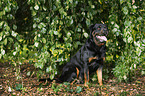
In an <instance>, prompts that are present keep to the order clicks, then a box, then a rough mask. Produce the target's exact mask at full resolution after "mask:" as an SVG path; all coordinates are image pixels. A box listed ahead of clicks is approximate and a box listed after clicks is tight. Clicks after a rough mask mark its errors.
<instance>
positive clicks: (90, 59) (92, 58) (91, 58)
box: [89, 57, 98, 63]
mask: <svg viewBox="0 0 145 96" xmlns="http://www.w3.org/2000/svg"><path fill="white" fill-rule="evenodd" d="M94 59H98V57H90V58H89V63H90V62H91V61H92V60H94Z"/></svg>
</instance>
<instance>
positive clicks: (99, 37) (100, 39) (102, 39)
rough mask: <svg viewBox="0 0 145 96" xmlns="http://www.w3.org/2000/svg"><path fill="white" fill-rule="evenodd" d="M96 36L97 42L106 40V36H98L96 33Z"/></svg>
mask: <svg viewBox="0 0 145 96" xmlns="http://www.w3.org/2000/svg"><path fill="white" fill-rule="evenodd" d="M96 38H97V39H98V40H99V42H106V41H107V38H106V36H98V35H96Z"/></svg>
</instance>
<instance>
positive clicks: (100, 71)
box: [97, 65, 103, 86]
mask: <svg viewBox="0 0 145 96" xmlns="http://www.w3.org/2000/svg"><path fill="white" fill-rule="evenodd" d="M102 69H103V66H102V65H101V66H99V68H98V69H97V76H98V82H99V84H100V86H101V85H103V83H102Z"/></svg>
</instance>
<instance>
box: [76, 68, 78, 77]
mask: <svg viewBox="0 0 145 96" xmlns="http://www.w3.org/2000/svg"><path fill="white" fill-rule="evenodd" d="M76 70H77V78H79V69H78V68H77V67H76Z"/></svg>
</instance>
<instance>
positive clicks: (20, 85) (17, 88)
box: [16, 83, 22, 91]
mask: <svg viewBox="0 0 145 96" xmlns="http://www.w3.org/2000/svg"><path fill="white" fill-rule="evenodd" d="M16 90H17V91H18V90H22V84H18V83H16Z"/></svg>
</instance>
